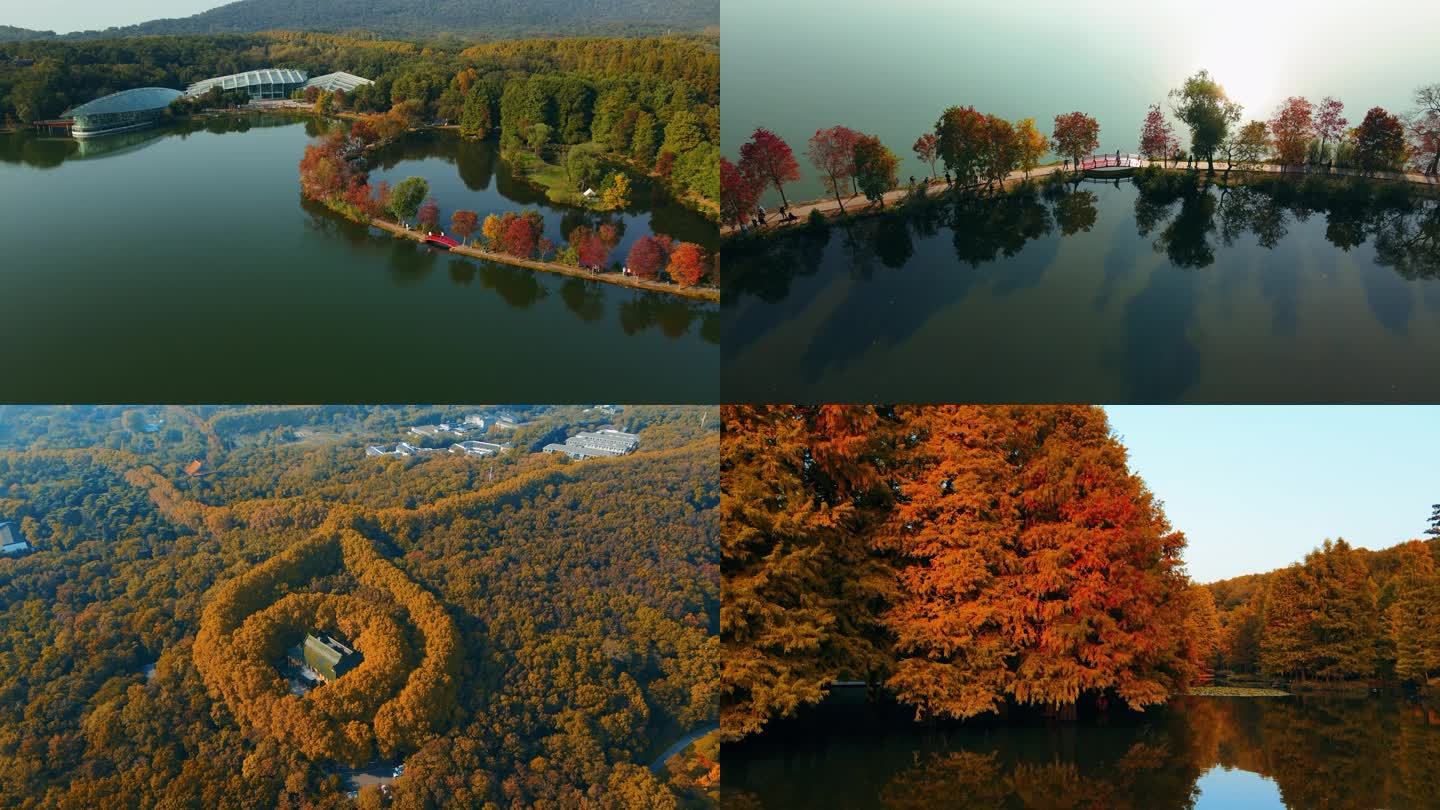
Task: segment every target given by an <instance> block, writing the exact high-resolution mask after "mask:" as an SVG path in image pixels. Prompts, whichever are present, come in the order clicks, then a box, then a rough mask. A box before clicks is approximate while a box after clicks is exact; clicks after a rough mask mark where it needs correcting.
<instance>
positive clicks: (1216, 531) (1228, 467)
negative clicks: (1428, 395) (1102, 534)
mask: <svg viewBox="0 0 1440 810" xmlns="http://www.w3.org/2000/svg"><path fill="white" fill-rule="evenodd" d="M1106 411H1108V412H1109V414H1110V423H1111V426H1112V427H1113V428H1114V429H1115V432H1116V433H1118V434H1119V435H1120V436H1121V438H1122V439H1123V440H1124V442H1125V446H1126V447H1128V448H1129V449H1130V466H1131V469H1132V470H1134V471H1135V472H1137V473H1139V474H1140V476H1141V477H1142V478H1144V479H1145V481H1146V483H1147V484H1149V485H1150V489H1151V491H1153V492H1154V493H1155V495H1156V497H1158V498H1160V500H1162V501H1164V504H1165V513H1166V514H1167V515H1168V516H1169V518H1170V522H1171V523H1172V524H1174V526H1175V528H1177V529H1179V530H1181V531H1183V532H1185V535H1186V537H1187V538H1188V540H1189V546H1188V548H1187V549H1186V552H1185V559H1186V562H1187V563H1188V568H1189V570H1190V575H1191V576H1192V577H1193V578H1194V579H1195V580H1196V581H1199V582H1210V581H1212V580H1216V579H1224V578H1227V577H1232V576H1237V575H1239V574H1250V573H1257V572H1260V571H1268V570H1271V569H1273V568H1279V567H1282V566H1285V565H1288V564H1290V563H1292V562H1296V561H1298V560H1300V559H1301V558H1302V557H1304V556H1305V554H1306V552H1308V551H1310V550H1311V549H1313V548H1314V547H1315V546H1317V545H1319V544H1320V542H1321V541H1323V540H1324V539H1325V538H1327V537H1344V538H1345V539H1346V540H1348V541H1349V542H1350V543H1351V544H1353V545H1357V546H1363V547H1365V548H1370V549H1380V548H1386V547H1388V546H1392V545H1395V544H1396V543H1401V542H1404V541H1406V540H1410V539H1413V538H1417V537H1423V532H1424V530H1425V526H1426V523H1427V520H1428V518H1429V516H1430V505H1431V504H1433V503H1437V502H1440V474H1437V471H1436V467H1435V460H1436V459H1440V407H1430V406H1426V407H1405V406H1395V405H1391V406H1378V407H1356V406H1302V407H1288V406H1285V407H1282V406H1254V407H1247V406H1236V405H1225V406H1217V407H1202V406H1195V405H1182V406H1170V407H1147V406H1107V407H1106Z"/></svg>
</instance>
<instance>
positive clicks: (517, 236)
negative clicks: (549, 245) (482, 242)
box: [504, 217, 540, 259]
mask: <svg viewBox="0 0 1440 810" xmlns="http://www.w3.org/2000/svg"><path fill="white" fill-rule="evenodd" d="M539 238H540V234H539V232H538V231H537V230H536V229H535V224H534V223H533V222H531V221H530V220H528V219H526V218H524V217H516V218H515V219H514V220H513V221H511V222H510V224H509V225H507V226H506V227H505V237H504V242H505V252H506V253H509V254H510V255H511V256H516V257H518V258H521V259H528V258H530V257H531V256H533V255H534V254H535V248H536V243H537V241H538V240H539Z"/></svg>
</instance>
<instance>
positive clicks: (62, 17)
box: [0, 0, 225, 34]
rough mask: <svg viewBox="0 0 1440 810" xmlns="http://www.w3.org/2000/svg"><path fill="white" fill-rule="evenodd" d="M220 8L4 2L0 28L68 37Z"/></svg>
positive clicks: (172, 2) (196, 0)
mask: <svg viewBox="0 0 1440 810" xmlns="http://www.w3.org/2000/svg"><path fill="white" fill-rule="evenodd" d="M222 5H225V0H65V2H61V0H39V2H24V1H23V0H3V1H0V25H15V26H19V27H20V28H32V29H35V30H37V31H55V32H56V33H60V34H68V33H70V32H71V31H90V30H103V29H106V28H111V27H114V26H120V25H134V24H135V23H142V22H148V21H150V20H158V19H161V18H163V17H189V16H190V15H191V14H198V13H200V12H202V11H205V10H206V9H212V8H215V7H217V6H222Z"/></svg>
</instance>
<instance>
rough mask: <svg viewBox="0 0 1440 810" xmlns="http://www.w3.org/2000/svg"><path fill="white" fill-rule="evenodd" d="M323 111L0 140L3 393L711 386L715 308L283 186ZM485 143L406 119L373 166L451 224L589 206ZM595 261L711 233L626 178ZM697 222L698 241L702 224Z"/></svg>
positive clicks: (523, 397)
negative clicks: (655, 241)
mask: <svg viewBox="0 0 1440 810" xmlns="http://www.w3.org/2000/svg"><path fill="white" fill-rule="evenodd" d="M326 127H327V124H326V123H325V122H323V121H318V120H315V119H298V118H295V117H285V116H246V117H220V118H213V119H209V120H206V121H203V122H195V123H191V124H185V125H178V126H172V127H165V128H158V129H152V130H145V131H140V132H135V133H127V134H123V135H119V136H115V137H113V138H100V139H96V140H94V141H89V142H85V143H76V142H75V141H72V140H69V139H60V138H36V137H33V136H30V135H17V136H8V137H7V136H0V245H4V258H3V260H0V344H3V345H4V346H7V347H10V350H8V351H5V352H0V388H3V390H4V391H5V394H6V397H7V398H9V399H11V400H16V401H44V402H77V401H96V400H101V401H112V402H131V401H139V402H156V401H165V402H169V401H174V402H192V401H240V402H257V401H258V402H272V401H283V402H351V401H368V402H377V401H379V402H384V401H404V402H413V401H473V400H483V401H524V402H530V401H546V400H554V401H562V402H572V401H605V402H713V401H715V400H716V399H717V398H718V396H719V382H718V375H719V361H720V356H719V355H720V351H719V348H720V347H719V345H718V344H719V338H720V333H719V308H718V307H717V306H715V305H714V304H703V303H697V302H695V301H691V300H689V299H684V298H679V297H675V296H669V295H661V294H655V293H642V292H638V291H633V290H628V289H623V288H619V287H615V286H613V285H608V284H602V283H599V282H593V281H587V280H583V279H575V278H568V277H563V276H557V275H552V274H548V273H537V272H533V271H530V270H525V269H521V268H516V267H511V266H509V265H501V264H493V263H487V262H480V261H475V260H472V259H466V258H460V257H457V256H453V255H451V254H448V253H444V252H440V251H438V250H435V249H431V248H427V247H424V246H421V245H419V244H417V243H414V242H411V241H409V240H400V239H395V238H392V237H390V236H389V235H388V234H383V233H382V232H380V231H378V230H372V229H369V228H366V227H363V226H359V225H356V224H355V223H352V222H349V221H347V220H345V219H343V218H341V217H339V216H337V215H335V214H334V213H332V212H330V211H329V210H327V209H326V208H324V207H323V206H319V205H314V204H310V203H307V202H305V201H304V200H302V199H301V197H300V190H299V182H298V168H297V167H298V165H299V161H300V156H301V154H302V153H303V151H304V148H305V145H306V144H307V143H310V142H312V140H313V139H315V138H318V137H321V136H323V135H324V133H325V131H326ZM494 151H495V147H494V145H493V144H489V143H478V144H463V143H461V142H460V141H459V140H458V139H457V138H455V137H454V136H453V135H446V134H436V135H420V136H417V137H415V138H414V139H413V141H410V140H407V141H405V142H403V143H401V144H400V145H397V146H395V147H392V148H391V149H388V150H386V152H385V153H384V154H383V155H382V156H381V160H380V165H379V166H378V167H377V169H376V171H375V172H374V175H375V179H377V180H378V179H390V180H392V181H394V180H395V179H396V178H403V177H406V176H409V175H417V176H422V177H425V178H427V179H428V180H429V182H430V185H431V188H432V194H433V195H434V196H435V198H436V200H437V202H438V203H439V204H440V207H441V208H442V210H443V212H444V217H445V220H446V221H448V219H449V215H450V212H451V211H453V210H454V209H455V208H460V207H464V208H470V209H473V210H475V211H478V212H479V213H480V214H481V215H482V216H483V215H484V214H487V213H491V212H501V211H505V210H516V211H518V210H521V209H524V208H536V209H539V210H541V212H542V213H543V215H544V217H545V220H546V227H547V233H548V234H549V235H550V236H551V237H552V238H554V239H557V240H559V239H561V238H562V231H565V229H566V227H567V226H573V225H574V224H578V223H581V222H589V223H593V222H596V221H598V219H599V215H596V214H592V213H590V212H587V211H583V210H577V209H571V208H567V207H564V206H556V205H552V204H550V203H548V202H547V201H545V199H544V198H543V196H542V195H538V194H537V192H535V191H534V190H533V189H532V188H530V187H529V186H526V185H524V184H522V183H520V182H519V181H518V180H516V179H515V178H514V177H513V176H512V175H511V174H510V173H509V171H508V170H507V169H506V168H505V165H504V164H503V163H502V162H500V161H499V160H497V159H496V158H495V155H494ZM632 201H633V203H634V206H633V208H632V210H630V211H627V212H626V213H625V214H623V215H613V214H612V215H608V221H611V222H613V223H614V224H615V225H616V226H617V230H619V231H621V233H622V237H621V241H620V244H619V245H618V246H617V250H616V253H615V254H614V256H613V257H612V258H614V259H616V260H619V259H620V258H622V257H623V254H622V253H620V251H623V250H625V249H626V248H627V247H628V245H629V244H630V243H631V242H633V241H634V240H635V239H637V238H639V237H640V236H642V235H644V234H646V233H650V232H651V231H652V229H659V230H662V231H663V232H666V233H671V234H673V235H675V236H677V237H679V238H682V239H688V240H693V241H705V242H707V243H710V244H713V242H714V233H715V228H714V226H713V225H710V224H709V223H707V222H706V221H705V220H704V218H703V217H700V216H699V215H697V214H694V213H693V212H690V211H687V210H686V209H684V208H682V207H680V206H678V205H677V204H675V203H674V202H673V201H672V200H670V199H668V198H667V197H666V196H665V194H664V193H663V192H662V191H660V190H658V189H654V188H650V187H649V186H646V185H645V184H638V185H637V188H636V193H635V194H634V195H633V198H632ZM707 234H708V235H709V238H708V239H707V238H706V236H707Z"/></svg>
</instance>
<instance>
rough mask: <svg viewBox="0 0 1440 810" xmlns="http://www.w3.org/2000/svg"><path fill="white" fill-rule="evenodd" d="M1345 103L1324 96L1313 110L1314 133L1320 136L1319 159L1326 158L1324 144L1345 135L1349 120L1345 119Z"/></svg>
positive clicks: (1326, 153)
mask: <svg viewBox="0 0 1440 810" xmlns="http://www.w3.org/2000/svg"><path fill="white" fill-rule="evenodd" d="M1344 113H1345V105H1344V104H1341V103H1340V102H1339V101H1336V100H1335V99H1333V98H1331V97H1329V96H1326V97H1325V98H1324V100H1322V101H1321V102H1320V107H1319V109H1317V110H1316V112H1315V134H1316V135H1318V136H1320V159H1321V160H1328V159H1329V157H1328V154H1329V153H1328V152H1326V146H1327V145H1328V144H1329V142H1330V141H1336V142H1337V143H1338V142H1339V141H1340V139H1341V138H1342V137H1343V136H1344V135H1345V128H1346V127H1347V126H1349V124H1350V122H1349V121H1347V120H1345V115H1344Z"/></svg>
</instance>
